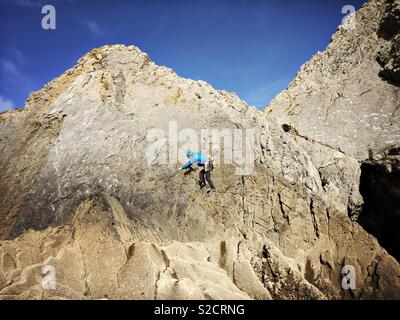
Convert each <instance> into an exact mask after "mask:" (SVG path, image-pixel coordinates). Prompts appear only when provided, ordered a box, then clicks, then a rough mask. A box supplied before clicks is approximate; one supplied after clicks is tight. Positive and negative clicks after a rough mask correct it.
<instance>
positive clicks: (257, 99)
mask: <svg viewBox="0 0 400 320" xmlns="http://www.w3.org/2000/svg"><path fill="white" fill-rule="evenodd" d="M289 82H290V80H289V79H281V80H276V81H273V82H270V83H267V84H266V85H264V86H260V87H256V88H253V89H252V90H251V91H250V92H248V94H247V95H245V97H244V100H245V101H246V102H247V103H248V104H250V105H254V106H256V107H258V108H264V107H266V105H267V104H268V103H269V102H271V100H272V99H274V98H275V97H276V95H277V94H278V93H280V92H281V91H283V90H285V89H286V88H287V86H288V85H289Z"/></svg>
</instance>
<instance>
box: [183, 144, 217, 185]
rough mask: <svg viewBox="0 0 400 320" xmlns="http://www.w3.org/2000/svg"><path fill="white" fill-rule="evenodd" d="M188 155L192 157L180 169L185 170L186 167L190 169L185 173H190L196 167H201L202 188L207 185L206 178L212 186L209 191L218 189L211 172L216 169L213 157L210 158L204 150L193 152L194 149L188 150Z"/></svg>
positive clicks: (200, 182)
mask: <svg viewBox="0 0 400 320" xmlns="http://www.w3.org/2000/svg"><path fill="white" fill-rule="evenodd" d="M186 156H187V157H188V158H189V159H190V160H189V161H188V162H187V163H185V164H184V165H183V166H182V167H181V168H180V169H179V171H181V170H185V169H189V170H187V171H186V172H185V175H187V174H189V173H190V172H192V171H195V167H196V166H198V167H201V168H202V169H201V170H200V172H199V179H200V181H199V184H200V189H203V187H205V185H206V180H207V182H208V184H209V186H210V189H209V190H208V192H210V191H216V190H215V187H214V184H213V182H212V180H211V172H212V170H213V169H214V164H213V161H212V160H211V159H208V158H207V157H206V156H205V154H204V153H202V152H196V153H194V152H192V151H188V152H187V154H186Z"/></svg>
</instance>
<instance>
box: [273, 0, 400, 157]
mask: <svg viewBox="0 0 400 320" xmlns="http://www.w3.org/2000/svg"><path fill="white" fill-rule="evenodd" d="M353 22H354V28H352V27H351V26H349V27H347V28H344V27H340V28H339V30H338V31H337V33H336V34H335V35H334V36H333V37H332V40H331V43H330V44H329V46H328V48H327V49H326V51H324V52H322V53H318V54H316V55H315V56H314V57H313V58H312V59H311V60H310V61H309V62H307V63H306V64H304V66H303V67H302V68H301V70H300V71H299V73H298V74H297V76H296V78H295V79H294V80H293V81H292V83H291V84H290V85H289V87H288V88H287V89H286V90H285V91H283V92H282V93H280V94H279V95H278V96H277V97H276V98H275V100H274V101H272V102H271V104H270V105H269V107H268V108H267V109H266V112H267V113H272V114H274V115H275V116H276V117H277V119H278V122H279V123H280V124H287V125H290V126H292V127H293V128H295V129H296V130H297V131H298V134H299V135H302V136H304V137H307V138H308V139H311V140H313V141H317V142H320V143H322V144H325V145H328V146H330V147H332V148H334V149H337V150H341V151H342V152H345V153H346V154H349V155H351V156H353V157H355V158H357V159H359V160H361V161H364V160H368V159H371V160H372V159H374V160H379V159H381V158H384V157H385V156H386V155H387V154H388V153H390V151H391V150H396V149H398V148H399V147H400V115H399V113H400V109H399V106H400V89H399V84H400V82H399V72H400V64H399V63H400V60H399V52H400V50H399V40H400V35H399V30H400V1H398V0H388V1H382V0H371V1H368V2H367V3H366V4H365V5H364V6H363V7H362V8H361V9H360V10H359V11H358V12H357V13H356V14H355V17H354V21H353ZM305 119H307V121H304V120H305Z"/></svg>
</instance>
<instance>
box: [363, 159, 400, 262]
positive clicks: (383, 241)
mask: <svg viewBox="0 0 400 320" xmlns="http://www.w3.org/2000/svg"><path fill="white" fill-rule="evenodd" d="M399 169H400V167H399V166H398V164H397V166H391V165H389V166H387V165H385V164H377V163H364V164H362V166H361V180H360V192H361V194H362V196H363V198H364V205H363V209H362V212H361V214H360V216H359V218H358V223H359V224H360V225H361V226H362V227H363V228H364V229H365V230H366V231H367V232H369V233H370V234H372V235H374V236H375V237H376V238H377V239H378V241H379V243H380V245H381V246H382V247H384V248H385V249H386V250H387V251H388V253H389V254H390V255H392V256H393V257H395V258H396V259H397V261H400V232H399V228H400V170H399Z"/></svg>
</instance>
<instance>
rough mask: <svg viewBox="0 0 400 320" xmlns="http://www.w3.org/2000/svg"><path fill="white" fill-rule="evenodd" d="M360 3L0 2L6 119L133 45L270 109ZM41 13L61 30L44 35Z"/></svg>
mask: <svg viewBox="0 0 400 320" xmlns="http://www.w3.org/2000/svg"><path fill="white" fill-rule="evenodd" d="M363 3H364V1H363V0H324V1H321V0H291V1H281V0H263V1H262V0H259V1H257V0H254V1H252V0H219V1H216V0H215V1H211V0H197V1H191V0H179V1H178V0H176V1H174V0H168V1H166V0H158V1H149V0H147V1H145V0H143V1H134V0H133V1H128V0H114V1H106V0H97V1H96V0H58V1H50V0H48V1H41V0H0V43H1V47H0V111H3V110H5V109H9V108H15V107H23V105H24V102H25V100H26V99H27V97H28V95H29V93H30V92H32V91H35V90H38V89H40V88H42V87H43V86H44V85H45V84H46V83H47V82H49V81H50V80H51V79H53V78H54V77H57V76H59V75H60V74H61V73H63V72H64V71H65V70H66V69H68V68H70V67H72V66H73V65H74V64H75V63H76V61H77V60H78V59H79V58H80V57H81V56H83V55H84V54H86V53H87V52H88V51H90V50H91V49H93V48H95V47H98V46H101V45H104V44H116V43H123V44H126V45H130V44H134V45H136V46H138V47H139V48H140V49H141V50H142V51H145V52H147V53H148V54H149V55H150V57H151V58H152V60H153V61H154V62H155V63H156V64H159V65H165V66H168V67H170V68H172V69H174V70H175V71H176V72H177V74H178V75H180V76H183V77H186V78H192V79H196V80H197V79H201V80H204V81H206V82H208V83H210V84H211V85H212V86H214V87H215V88H217V89H225V90H227V91H235V92H236V93H238V95H239V96H240V97H241V98H242V99H244V100H245V101H247V102H248V103H249V104H251V105H255V106H257V107H264V106H265V105H266V104H267V103H268V102H269V101H270V100H271V99H273V98H274V96H275V95H276V94H277V93H279V92H280V91H282V90H283V89H285V88H286V87H287V85H288V84H289V82H290V81H291V79H293V77H294V76H295V75H296V73H297V71H298V70H299V68H300V66H301V65H302V64H303V63H304V62H306V61H308V60H309V59H310V58H311V57H312V56H313V55H314V54H315V53H316V52H317V51H322V50H324V49H325V48H326V46H327V45H328V44H329V40H330V37H331V36H332V34H333V33H334V32H335V30H336V28H337V26H338V25H339V24H340V23H341V21H342V18H343V17H344V16H345V14H343V13H342V7H343V6H344V5H349V4H350V5H353V6H354V7H355V8H356V9H358V8H360V6H361V5H362V4H363ZM44 4H52V5H54V6H55V8H56V29H55V30H44V29H42V27H41V20H42V17H43V16H44V15H43V14H42V13H41V9H42V6H43V5H44Z"/></svg>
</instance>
